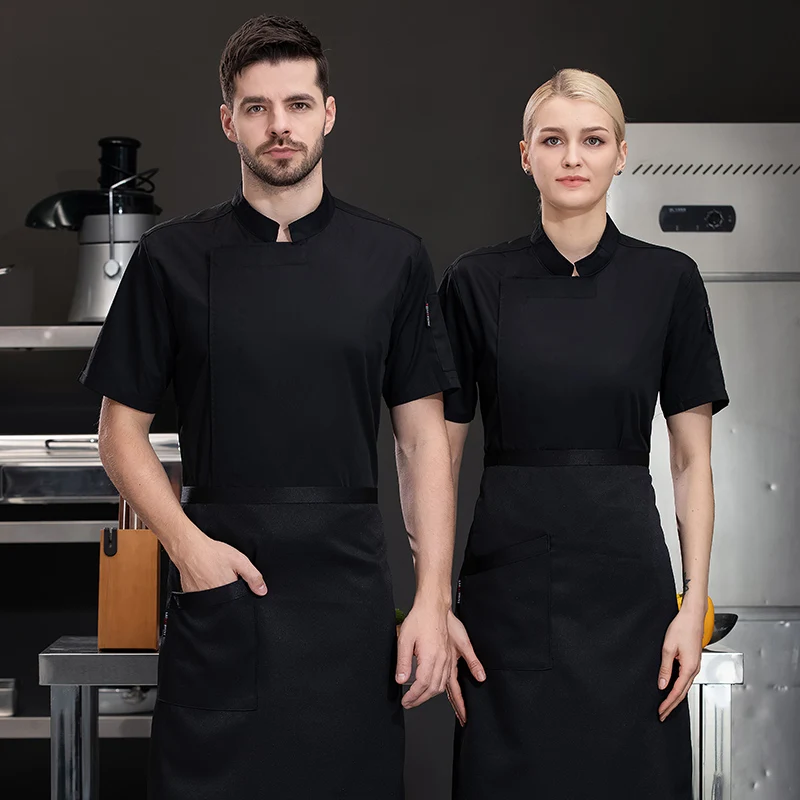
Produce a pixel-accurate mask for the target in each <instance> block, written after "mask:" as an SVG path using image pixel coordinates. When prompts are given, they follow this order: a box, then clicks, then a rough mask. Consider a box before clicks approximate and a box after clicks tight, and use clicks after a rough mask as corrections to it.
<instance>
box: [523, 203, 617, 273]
mask: <svg viewBox="0 0 800 800" xmlns="http://www.w3.org/2000/svg"><path fill="white" fill-rule="evenodd" d="M618 241H619V231H618V230H617V226H616V225H615V224H614V223H613V221H612V220H611V217H609V216H608V214H606V228H605V230H604V231H603V235H602V236H601V237H600V241H599V242H598V243H597V247H596V248H595V249H594V251H593V252H592V253H589V255H588V256H586V257H585V258H581V259H580V260H579V261H577V263H576V264H575V267H576V268H577V270H578V275H580V276H581V277H586V276H588V275H594V274H596V273H598V272H600V270H601V269H603V267H605V266H606V265H607V264H608V263H609V261H611V259H612V258H613V257H614V251H615V250H616V249H617V242H618ZM531 244H532V245H533V252H534V254H535V255H536V257H537V258H538V259H539V261H541V263H542V265H543V266H544V268H545V269H546V270H547V271H548V272H552V273H553V274H554V275H567V276H570V275H572V269H573V265H572V264H571V263H570V262H569V260H568V259H566V258H564V256H563V255H561V253H560V252H559V251H558V250H557V249H556V246H555V245H554V244H553V243H552V242H551V241H550V239H549V238H548V237H547V234H546V233H545V232H544V228H543V227H542V225H541V224H540V225H539V226H538V227H537V228H536V230H535V231H534V232H533V233H532V234H531Z"/></svg>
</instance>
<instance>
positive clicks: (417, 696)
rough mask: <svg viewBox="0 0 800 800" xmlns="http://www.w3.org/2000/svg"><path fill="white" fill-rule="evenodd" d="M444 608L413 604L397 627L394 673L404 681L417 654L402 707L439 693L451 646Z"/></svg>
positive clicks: (419, 703) (442, 688)
mask: <svg viewBox="0 0 800 800" xmlns="http://www.w3.org/2000/svg"><path fill="white" fill-rule="evenodd" d="M447 613H448V610H447V607H446V606H445V605H443V604H442V605H438V604H432V605H430V606H427V605H425V606H422V605H420V604H419V603H415V604H414V607H413V608H412V609H411V611H409V613H408V616H407V617H406V618H405V620H404V621H403V624H402V625H401V626H400V635H399V637H398V641H397V673H396V675H395V679H396V680H397V682H398V683H404V682H405V681H406V679H407V678H408V676H409V675H410V674H411V657H412V655H416V657H417V673H416V677H415V679H414V683H412V684H411V688H410V689H409V690H408V691H407V692H406V694H405V696H404V697H403V708H414V707H415V706H419V705H422V704H423V703H424V702H426V701H427V700H430V699H431V697H434V696H435V695H437V694H441V693H442V692H443V691H444V690H445V686H446V685H447V679H448V677H449V675H450V672H451V658H452V656H451V648H450V643H449V640H448V634H447Z"/></svg>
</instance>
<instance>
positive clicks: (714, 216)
mask: <svg viewBox="0 0 800 800" xmlns="http://www.w3.org/2000/svg"><path fill="white" fill-rule="evenodd" d="M658 224H659V225H660V226H661V230H662V231H664V232H665V233H670V232H673V231H678V232H686V233H730V231H732V230H733V228H734V226H735V225H736V211H735V210H734V208H733V206H722V205H718V206H661V210H660V211H659V212H658Z"/></svg>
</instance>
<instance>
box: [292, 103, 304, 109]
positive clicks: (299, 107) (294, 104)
mask: <svg viewBox="0 0 800 800" xmlns="http://www.w3.org/2000/svg"><path fill="white" fill-rule="evenodd" d="M292 108H297V109H299V110H301V111H302V110H303V109H306V108H308V103H292Z"/></svg>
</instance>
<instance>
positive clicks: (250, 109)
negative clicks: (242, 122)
mask: <svg viewBox="0 0 800 800" xmlns="http://www.w3.org/2000/svg"><path fill="white" fill-rule="evenodd" d="M263 110H264V106H250V107H249V108H248V109H247V113H248V114H249V113H250V112H252V111H263Z"/></svg>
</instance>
